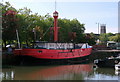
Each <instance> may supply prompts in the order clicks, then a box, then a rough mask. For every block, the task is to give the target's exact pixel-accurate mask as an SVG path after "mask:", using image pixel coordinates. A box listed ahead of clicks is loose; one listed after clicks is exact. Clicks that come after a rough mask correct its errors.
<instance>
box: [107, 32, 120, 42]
mask: <svg viewBox="0 0 120 82" xmlns="http://www.w3.org/2000/svg"><path fill="white" fill-rule="evenodd" d="M108 38H109V40H110V41H115V42H120V34H116V35H115V36H110V37H108Z"/></svg>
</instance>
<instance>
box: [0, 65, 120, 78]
mask: <svg viewBox="0 0 120 82" xmlns="http://www.w3.org/2000/svg"><path fill="white" fill-rule="evenodd" d="M0 76H1V77H0V79H3V80H120V78H119V76H118V72H116V71H115V69H114V68H93V64H78V65H59V66H13V67H11V68H3V69H2V72H1V73H0Z"/></svg>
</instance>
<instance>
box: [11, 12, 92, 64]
mask: <svg viewBox="0 0 120 82" xmlns="http://www.w3.org/2000/svg"><path fill="white" fill-rule="evenodd" d="M53 17H54V27H52V29H53V30H54V42H44V41H38V42H34V46H33V48H23V49H15V50H14V51H13V52H14V55H15V56H18V57H19V58H21V57H22V58H24V60H25V61H26V60H27V61H28V59H29V60H30V61H32V62H34V60H37V61H40V62H42V63H48V62H51V61H52V64H53V63H54V64H58V63H60V62H62V63H65V62H67V63H68V62H71V61H79V63H81V62H85V61H87V60H88V56H89V55H90V54H91V51H92V46H89V45H88V43H72V42H71V43H61V42H58V29H59V27H57V18H58V12H57V11H55V12H54V13H53ZM33 59H34V60H33Z"/></svg>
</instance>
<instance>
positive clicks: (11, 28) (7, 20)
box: [0, 2, 18, 45]
mask: <svg viewBox="0 0 120 82" xmlns="http://www.w3.org/2000/svg"><path fill="white" fill-rule="evenodd" d="M0 5H1V6H2V37H3V38H2V39H3V43H4V44H5V45H6V41H7V42H9V43H11V42H12V41H13V40H15V37H16V35H15V30H16V29H17V27H18V26H17V25H18V24H17V23H18V20H17V17H16V14H17V10H16V9H15V8H13V7H12V6H11V5H10V3H9V2H6V4H5V5H3V4H2V3H0Z"/></svg>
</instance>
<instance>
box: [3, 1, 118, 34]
mask: <svg viewBox="0 0 120 82" xmlns="http://www.w3.org/2000/svg"><path fill="white" fill-rule="evenodd" d="M5 1H9V2H10V3H11V4H12V6H13V7H15V8H16V9H20V8H23V7H27V8H30V9H31V10H32V11H33V13H38V14H39V15H45V14H47V13H49V14H50V15H52V14H53V12H54V11H55V0H3V3H4V2H5ZM56 2H57V6H56V9H57V11H58V13H59V18H67V19H71V20H72V19H74V18H77V19H78V20H79V21H80V23H84V24H85V28H86V30H85V32H86V33H91V32H93V33H98V25H97V24H96V23H100V24H106V29H107V30H106V31H107V33H108V32H112V33H117V32H118V0H56Z"/></svg>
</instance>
